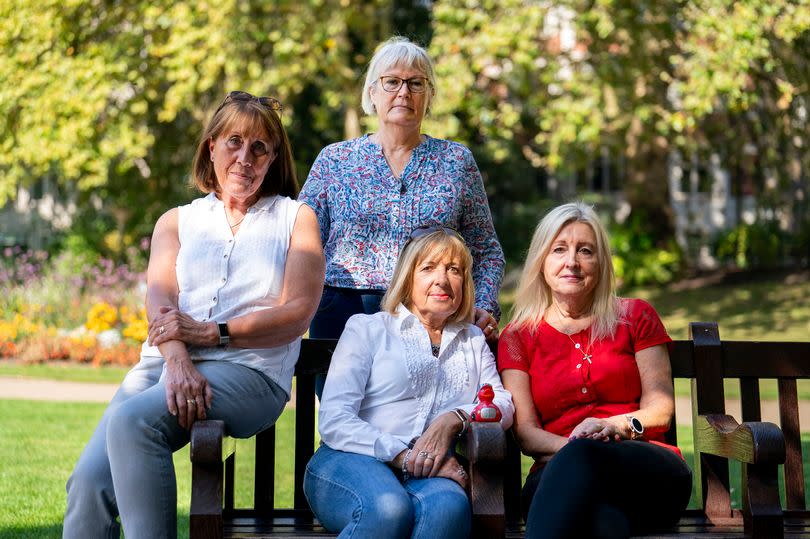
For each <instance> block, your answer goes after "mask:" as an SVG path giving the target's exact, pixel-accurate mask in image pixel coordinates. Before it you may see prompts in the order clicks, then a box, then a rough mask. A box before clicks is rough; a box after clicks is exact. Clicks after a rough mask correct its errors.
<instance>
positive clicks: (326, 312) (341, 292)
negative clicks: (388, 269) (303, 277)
mask: <svg viewBox="0 0 810 539" xmlns="http://www.w3.org/2000/svg"><path fill="white" fill-rule="evenodd" d="M383 294H385V290H357V289H353V288H336V287H334V286H324V287H323V295H321V303H320V304H319V305H318V310H317V312H316V313H315V317H314V318H313V319H312V322H311V323H310V325H309V336H310V337H312V338H313V339H339V338H340V335H341V334H342V333H343V328H345V327H346V322H347V321H348V320H349V318H351V317H352V315H355V314H374V313H376V312H379V310H380V301H382V297H383ZM325 383H326V376H325V375H322V374H319V375H317V376H316V377H315V394H316V395H317V396H318V399H319V400H320V398H321V394H322V393H323V386H324V384H325Z"/></svg>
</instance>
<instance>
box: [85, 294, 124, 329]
mask: <svg viewBox="0 0 810 539" xmlns="http://www.w3.org/2000/svg"><path fill="white" fill-rule="evenodd" d="M116 322H118V309H116V308H115V307H114V306H112V305H110V304H109V303H107V302H104V301H102V302H99V303H96V304H95V305H93V306H92V307H91V308H90V312H88V313H87V322H85V323H84V327H86V328H87V329H89V330H90V331H94V332H96V333H101V332H102V331H107V330H108V329H111V328H112V327H113V326H114V325H115V323H116Z"/></svg>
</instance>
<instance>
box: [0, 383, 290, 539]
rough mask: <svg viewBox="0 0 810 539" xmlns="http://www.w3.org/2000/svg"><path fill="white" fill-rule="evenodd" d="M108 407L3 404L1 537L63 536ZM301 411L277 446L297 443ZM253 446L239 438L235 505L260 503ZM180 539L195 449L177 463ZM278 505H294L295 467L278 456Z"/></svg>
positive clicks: (282, 428)
mask: <svg viewBox="0 0 810 539" xmlns="http://www.w3.org/2000/svg"><path fill="white" fill-rule="evenodd" d="M104 407H105V405H104V404H92V403H60V402H35V401H19V400H2V399H0V455H1V456H2V463H3V464H2V467H1V468H0V492H2V493H3V495H2V496H0V539H44V538H54V539H57V538H59V537H61V535H62V518H63V516H64V511H65V482H66V481H67V479H68V476H69V475H70V472H71V470H72V469H73V465H74V464H75V463H76V460H77V459H78V457H79V453H81V450H82V448H83V447H84V444H85V443H86V442H87V440H88V439H89V438H90V435H91V433H92V430H93V429H94V428H95V425H96V423H97V422H98V420H99V418H100V417H101V414H102V413H103V411H104ZM294 424H295V411H294V410H289V409H288V410H287V411H285V412H284V414H282V416H281V419H280V420H279V423H278V427H277V434H276V443H277V444H283V445H285V446H289V447H291V446H292V439H293V436H294ZM253 456H254V451H253V444H252V441H248V440H239V441H238V448H237V457H238V458H237V478H236V496H235V502H236V505H237V506H239V507H246V506H250V505H252V503H253V490H252V483H251V482H250V478H251V477H252V475H253ZM174 463H175V469H176V471H177V512H178V526H177V528H178V536H179V537H187V536H188V510H189V502H190V499H191V465H190V463H189V457H188V447H186V448H185V449H182V450H180V451H178V452H177V453H176V454H175V458H174ZM276 476H277V478H278V481H277V483H278V485H277V487H276V504H277V505H278V506H280V507H284V506H286V507H289V506H291V505H292V497H293V494H292V492H293V491H292V478H293V462H292V460H291V459H276Z"/></svg>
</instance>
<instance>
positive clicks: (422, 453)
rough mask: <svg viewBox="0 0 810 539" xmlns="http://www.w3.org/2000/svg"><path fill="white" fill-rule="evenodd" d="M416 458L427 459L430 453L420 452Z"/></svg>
mask: <svg viewBox="0 0 810 539" xmlns="http://www.w3.org/2000/svg"><path fill="white" fill-rule="evenodd" d="M416 456H417V457H427V456H428V452H427V451H420V452H419V453H417V454H416Z"/></svg>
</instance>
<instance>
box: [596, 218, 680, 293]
mask: <svg viewBox="0 0 810 539" xmlns="http://www.w3.org/2000/svg"><path fill="white" fill-rule="evenodd" d="M609 228H610V247H611V251H612V252H613V268H614V270H615V271H616V279H617V281H618V284H619V286H620V287H632V286H642V285H647V284H666V283H669V282H671V281H672V280H674V279H675V278H677V277H678V276H679V275H680V272H681V267H682V261H683V254H682V252H681V249H680V247H678V245H677V243H676V242H675V240H674V239H670V240H668V241H666V242H664V246H663V247H662V246H659V245H657V244H656V242H655V239H654V238H653V237H652V236H651V235H650V233H649V232H648V231H647V227H646V226H645V225H644V219H643V217H641V216H640V215H638V214H633V215H631V216H630V218H629V219H628V220H627V221H625V222H624V223H622V224H617V223H613V224H611V225H610V226H609Z"/></svg>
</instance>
